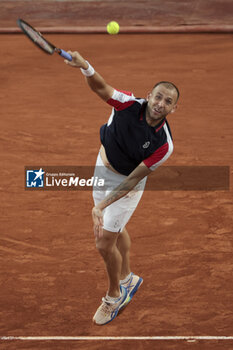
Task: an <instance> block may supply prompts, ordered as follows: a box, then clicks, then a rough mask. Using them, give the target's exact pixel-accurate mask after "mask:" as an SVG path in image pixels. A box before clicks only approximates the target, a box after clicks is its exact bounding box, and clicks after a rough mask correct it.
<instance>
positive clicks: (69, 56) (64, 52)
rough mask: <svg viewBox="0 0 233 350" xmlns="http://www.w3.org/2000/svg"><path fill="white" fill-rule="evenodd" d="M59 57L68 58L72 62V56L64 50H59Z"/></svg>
mask: <svg viewBox="0 0 233 350" xmlns="http://www.w3.org/2000/svg"><path fill="white" fill-rule="evenodd" d="M58 53H59V55H61V56H62V57H64V58H66V59H67V60H68V61H70V62H71V61H72V56H71V55H70V54H69V53H68V52H66V51H64V50H62V49H60V50H59V52H58Z"/></svg>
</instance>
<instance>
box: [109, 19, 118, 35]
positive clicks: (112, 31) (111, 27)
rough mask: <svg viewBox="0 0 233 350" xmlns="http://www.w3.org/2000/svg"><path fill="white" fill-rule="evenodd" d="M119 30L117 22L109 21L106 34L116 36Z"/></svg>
mask: <svg viewBox="0 0 233 350" xmlns="http://www.w3.org/2000/svg"><path fill="white" fill-rule="evenodd" d="M119 30H120V26H119V24H118V23H117V22H115V21H111V22H109V23H108V25H107V32H108V34H118V33H119Z"/></svg>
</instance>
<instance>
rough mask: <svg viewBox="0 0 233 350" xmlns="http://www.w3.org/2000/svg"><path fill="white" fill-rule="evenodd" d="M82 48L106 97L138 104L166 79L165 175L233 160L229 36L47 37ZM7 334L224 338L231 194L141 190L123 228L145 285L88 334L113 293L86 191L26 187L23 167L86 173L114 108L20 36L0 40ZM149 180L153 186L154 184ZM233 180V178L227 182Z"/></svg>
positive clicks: (141, 345)
mask: <svg viewBox="0 0 233 350" xmlns="http://www.w3.org/2000/svg"><path fill="white" fill-rule="evenodd" d="M48 39H50V40H51V41H52V42H55V43H56V44H57V45H59V46H60V47H62V48H64V49H73V50H75V49H78V50H80V52H81V53H82V54H83V55H84V56H85V57H87V58H88V60H89V61H90V62H91V63H92V64H93V66H94V67H95V68H96V70H97V71H99V72H100V73H101V74H102V75H103V76H104V77H105V78H106V80H107V81H108V82H109V83H110V84H112V85H113V86H114V87H116V88H119V89H124V90H132V91H133V92H134V94H135V95H136V96H140V97H144V96H146V94H147V92H148V91H149V90H150V89H151V87H152V86H153V85H154V83H155V82H157V81H159V80H171V81H174V82H175V83H176V84H177V85H178V86H179V88H180V91H181V99H180V103H179V109H178V110H177V112H176V114H174V115H172V116H170V117H169V121H170V125H171V128H172V131H173V138H174V145H175V149H174V154H173V155H172V157H171V158H170V159H169V161H168V162H167V163H166V165H229V166H232V162H233V138H232V127H233V121H232V83H233V81H232V59H233V47H232V36H231V35H119V36H116V37H112V36H107V35H105V36H104V35H95V36H85V35H83V36H82V35H73V36H65V35H64V36H53V35H50V36H48ZM1 48H2V52H4V55H3V54H2V55H1V57H0V77H1V87H0V89H1V93H0V104H1V112H0V113H1V118H0V144H1V188H0V190H1V203H0V211H1V219H0V227H1V236H0V263H1V269H0V271H1V272H0V274H1V278H0V283H1V286H0V287H1V293H0V329H1V336H3V335H4V336H20V335H22V336H27V335H31V336H33V335H34V336H36V335H38V336H49V335H61V336H79V335H80V336H81V335H82V336H85V335H90V336H94V335H97V336H98V335H101V336H156V335H164V336H166V335H213V336H215V335H216V336H218V335H219V336H221V335H232V324H233V314H232V301H233V297H232V288H233V282H232V270H233V255H232V243H233V236H232V210H233V205H232V188H231V190H230V191H219V192H213V191H212V192H187V191H186V192H182V191H173V192H171V191H163V192H160V191H154V192H149V191H146V192H145V193H144V195H143V198H142V201H141V203H140V205H139V207H138V208H137V210H136V213H135V214H134V216H133V218H132V219H131V221H130V223H129V225H128V230H129V232H130V235H131V237H132V243H133V244H132V254H131V257H132V270H133V271H134V272H135V273H137V274H140V275H141V276H142V277H143V278H144V284H143V285H142V287H141V289H140V291H139V292H138V293H137V294H136V296H135V297H134V299H133V301H132V303H131V304H130V305H129V306H128V307H127V308H126V309H125V311H124V312H123V313H122V314H121V315H120V316H119V317H117V318H116V319H115V320H114V321H113V322H112V323H110V324H109V325H107V326H104V327H97V326H94V325H93V324H92V321H91V319H92V316H93V314H94V312H95V311H96V308H97V307H98V305H99V303H100V301H101V298H102V296H103V295H104V293H105V291H106V288H107V283H106V276H105V270H104V264H103V262H102V260H101V258H100V257H99V255H98V253H97V251H96V250H95V244H94V236H93V233H92V222H91V208H92V205H93V203H92V195H91V192H77V191H74V192H33V191H25V189H24V179H25V174H24V166H25V165H40V164H43V165H93V164H94V163H95V159H96V156H97V152H98V148H99V145H100V142H99V127H100V126H101V125H102V124H103V123H104V122H105V121H106V120H107V118H108V116H109V115H110V112H111V110H110V107H109V106H108V105H107V104H105V103H104V102H102V101H101V100H100V99H98V97H96V96H95V95H94V94H93V93H92V92H91V91H89V89H88V87H87V86H86V83H85V80H84V78H83V76H82V75H81V74H80V71H79V70H78V69H77V70H76V69H72V68H70V67H67V66H66V65H65V64H64V63H63V61H62V59H61V58H60V57H59V56H54V57H50V56H47V55H45V54H43V53H42V52H40V51H39V50H38V49H37V48H34V47H33V45H32V44H31V43H30V42H29V41H28V40H27V39H26V38H25V37H24V36H23V35H22V36H19V35H15V36H14V35H11V36H7V35H2V36H1ZM151 176H153V175H151ZM231 178H232V176H231ZM1 343H2V344H1V345H2V349H4V350H5V349H6V350H8V349H30V350H34V349H46V350H47V349H58V350H60V349H62V350H63V349H77V348H78V349H100V348H102V347H104V348H106V349H115V348H119V349H131V348H132V349H133V348H135V347H136V348H137V349H152V348H153V349H154V348H156V349H179V350H180V349H186V348H192V349H231V348H232V347H233V343H232V342H230V341H228V342H227V341H219V342H216V341H209V342H208V341H205V342H195V343H187V342H182V341H156V342H155V341H154V342H151V341H144V342H141V341H137V342H136V343H135V342H133V341H119V342H117V343H116V342H107V341H106V342H101V343H100V342H95V341H90V342H87V341H86V342H58V343H56V342H9V341H8V342H6V341H5V342H4V341H2V342H1Z"/></svg>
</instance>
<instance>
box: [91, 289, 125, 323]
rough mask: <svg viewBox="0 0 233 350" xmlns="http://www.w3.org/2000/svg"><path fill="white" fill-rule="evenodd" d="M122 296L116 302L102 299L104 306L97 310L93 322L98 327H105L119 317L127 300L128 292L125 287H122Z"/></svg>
mask: <svg viewBox="0 0 233 350" xmlns="http://www.w3.org/2000/svg"><path fill="white" fill-rule="evenodd" d="M120 291H121V296H120V297H119V298H118V299H117V300H116V301H113V302H112V301H108V300H106V298H102V304H101V305H100V307H99V308H98V309H97V311H96V313H95V315H94V317H93V322H94V323H95V324H97V325H104V324H107V323H109V322H111V321H112V320H114V318H115V317H116V316H117V314H118V311H119V309H120V306H121V304H122V303H124V301H125V299H126V298H127V290H126V288H124V287H123V286H120Z"/></svg>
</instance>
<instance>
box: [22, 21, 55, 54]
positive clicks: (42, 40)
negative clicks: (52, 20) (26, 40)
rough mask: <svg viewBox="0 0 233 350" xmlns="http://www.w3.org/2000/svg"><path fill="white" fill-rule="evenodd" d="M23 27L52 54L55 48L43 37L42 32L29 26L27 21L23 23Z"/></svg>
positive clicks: (37, 42) (38, 43)
mask: <svg viewBox="0 0 233 350" xmlns="http://www.w3.org/2000/svg"><path fill="white" fill-rule="evenodd" d="M22 27H23V29H24V30H25V32H26V33H27V35H28V36H29V37H30V38H31V39H32V40H33V41H34V42H35V43H36V44H37V45H39V46H40V47H41V48H42V49H44V50H45V51H47V52H48V53H50V54H52V53H53V51H54V48H53V47H52V46H51V45H50V44H49V43H48V42H47V41H46V40H45V39H44V38H43V37H41V35H40V33H38V32H36V31H35V30H33V28H31V27H29V26H28V25H27V24H26V23H22Z"/></svg>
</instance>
